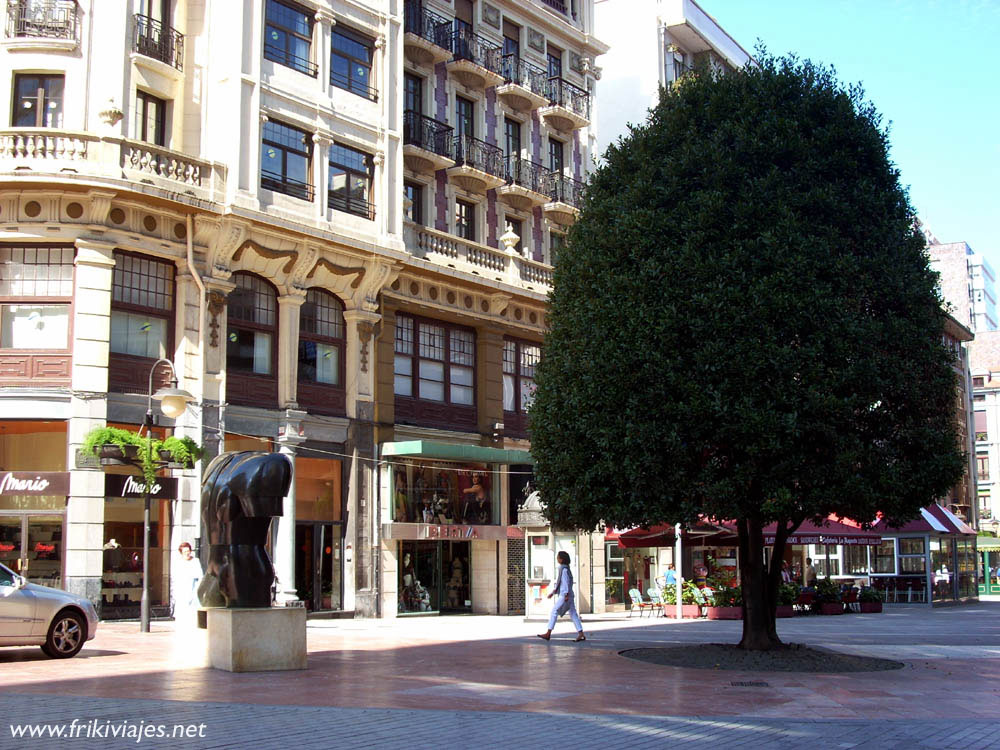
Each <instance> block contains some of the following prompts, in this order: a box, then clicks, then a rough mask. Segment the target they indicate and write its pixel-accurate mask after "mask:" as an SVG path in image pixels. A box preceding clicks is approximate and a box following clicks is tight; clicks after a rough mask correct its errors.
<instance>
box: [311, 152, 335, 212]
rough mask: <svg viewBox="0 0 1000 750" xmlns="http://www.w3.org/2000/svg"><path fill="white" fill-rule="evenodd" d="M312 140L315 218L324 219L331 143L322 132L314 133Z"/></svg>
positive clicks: (328, 187) (326, 207) (326, 209)
mask: <svg viewBox="0 0 1000 750" xmlns="http://www.w3.org/2000/svg"><path fill="white" fill-rule="evenodd" d="M312 141H313V151H314V152H315V153H314V154H313V184H314V185H315V186H316V190H315V191H314V198H315V200H316V205H315V206H314V208H315V211H316V219H317V220H318V221H326V217H327V212H328V211H329V207H328V205H327V203H328V202H329V194H330V186H329V184H327V183H328V172H329V163H330V144H331V143H333V141H331V140H330V139H329V138H327V137H326V136H325V135H323V134H322V133H314V134H313V137H312Z"/></svg>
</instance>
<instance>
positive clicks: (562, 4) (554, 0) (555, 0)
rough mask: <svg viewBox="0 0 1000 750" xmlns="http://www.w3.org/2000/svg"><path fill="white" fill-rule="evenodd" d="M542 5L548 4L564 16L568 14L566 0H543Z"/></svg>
mask: <svg viewBox="0 0 1000 750" xmlns="http://www.w3.org/2000/svg"><path fill="white" fill-rule="evenodd" d="M542 5H547V6H549V7H550V8H552V10H557V11H559V12H560V13H562V14H563V15H564V16H565V15H566V0H542Z"/></svg>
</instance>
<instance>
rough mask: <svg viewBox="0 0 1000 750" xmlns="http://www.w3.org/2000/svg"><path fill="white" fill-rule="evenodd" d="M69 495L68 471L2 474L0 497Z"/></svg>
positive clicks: (10, 472)
mask: <svg viewBox="0 0 1000 750" xmlns="http://www.w3.org/2000/svg"><path fill="white" fill-rule="evenodd" d="M68 494H69V472H68V471H7V472H4V473H3V474H0V495H68Z"/></svg>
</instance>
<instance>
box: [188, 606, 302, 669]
mask: <svg viewBox="0 0 1000 750" xmlns="http://www.w3.org/2000/svg"><path fill="white" fill-rule="evenodd" d="M206 614H207V616H208V618H207V619H208V658H209V663H210V664H211V665H212V667H214V668H215V669H224V670H226V671H227V672H269V671H277V670H286V669H305V668H306V610H305V608H303V607H271V608H270V609H224V608H217V609H208V610H206Z"/></svg>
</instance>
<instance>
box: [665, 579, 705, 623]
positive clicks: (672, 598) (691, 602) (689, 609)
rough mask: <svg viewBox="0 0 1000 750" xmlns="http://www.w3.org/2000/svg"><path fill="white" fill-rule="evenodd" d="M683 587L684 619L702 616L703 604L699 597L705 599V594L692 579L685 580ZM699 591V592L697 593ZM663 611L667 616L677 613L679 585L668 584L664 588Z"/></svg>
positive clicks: (682, 605) (682, 614)
mask: <svg viewBox="0 0 1000 750" xmlns="http://www.w3.org/2000/svg"><path fill="white" fill-rule="evenodd" d="M682 587H683V588H682V589H681V617H683V618H684V619H696V618H698V617H701V605H700V604H698V598H699V597H701V599H702V601H704V594H702V593H701V590H700V589H698V587H697V586H695V585H694V584H693V583H692V582H691V581H684V583H683V584H682ZM695 592H697V593H695ZM662 596H663V613H664V614H665V615H666V616H667V617H674V616H676V614H677V587H676V586H666V587H664V588H663V589H662Z"/></svg>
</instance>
